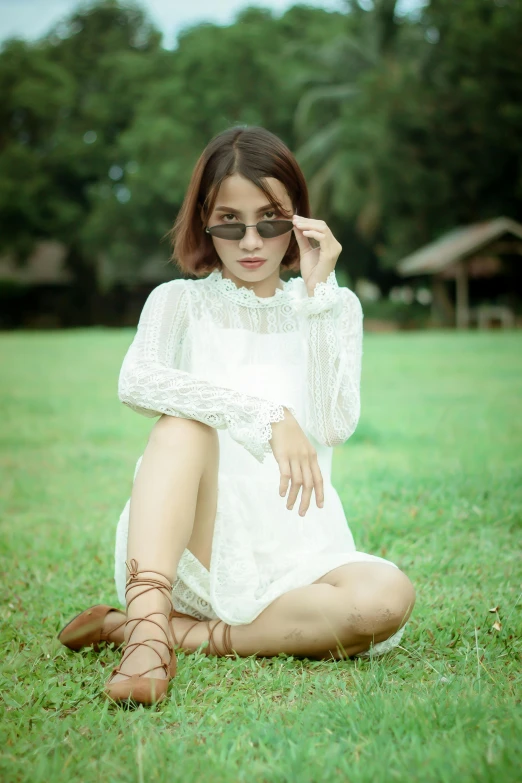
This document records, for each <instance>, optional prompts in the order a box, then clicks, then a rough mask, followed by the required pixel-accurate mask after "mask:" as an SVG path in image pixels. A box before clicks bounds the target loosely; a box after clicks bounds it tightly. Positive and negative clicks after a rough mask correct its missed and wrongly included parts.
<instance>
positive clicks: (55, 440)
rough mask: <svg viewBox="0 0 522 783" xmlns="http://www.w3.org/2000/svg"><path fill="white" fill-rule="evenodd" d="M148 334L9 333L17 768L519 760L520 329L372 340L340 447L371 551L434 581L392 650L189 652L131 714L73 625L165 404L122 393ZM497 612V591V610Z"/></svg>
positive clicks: (432, 767) (343, 474)
mask: <svg viewBox="0 0 522 783" xmlns="http://www.w3.org/2000/svg"><path fill="white" fill-rule="evenodd" d="M131 337H132V332H131V331H129V330H122V331H110V330H104V329H96V330H92V331H89V330H85V331H83V330H82V331H70V332H63V333H58V332H57V333H51V332H48V333H38V334H31V333H11V334H4V335H2V336H1V338H0V362H1V367H2V377H1V397H0V402H1V409H2V428H1V482H2V485H1V501H0V503H1V517H2V532H1V555H2V566H3V580H2V595H1V600H0V606H1V609H0V611H1V619H2V626H1V640H2V651H3V652H2V659H1V682H0V691H1V692H0V702H3V704H2V711H3V713H4V714H3V717H2V720H1V723H0V779H1V780H2V781H5V783H14V782H15V781H24V782H25V781H27V782H29V781H31V783H44V782H45V783H48V781H75V782H76V781H78V782H80V781H81V783H84V782H85V783H91V782H92V783H94V781H103V782H104V783H106V782H107V781H108V782H109V783H112V781H122V783H127V782H128V783H134V782H136V783H153V782H156V781H158V783H163V781H168V783H174V782H176V781H188V782H189V783H192V781H211V782H212V783H220V782H221V781H232V782H235V781H248V783H250V782H251V781H288V782H289V783H290V782H292V783H293V781H296V782H297V781H298V782H299V783H307V782H308V781H309V782H310V783H316V782H318V781H331V780H340V781H350V783H363V781H364V782H365V783H366V781H368V782H369V781H371V782H372V783H373V782H374V781H376V782H378V783H380V781H408V783H409V782H411V781H413V782H415V781H423V782H424V781H426V782H431V781H433V782H435V781H444V782H446V781H447V782H448V783H450V782H451V783H454V781H458V782H459V783H465V782H466V781H491V783H511V781H513V782H514V781H520V779H521V772H520V769H521V766H520V765H521V755H522V754H521V746H522V716H521V710H520V694H521V680H522V677H521V673H520V662H521V655H520V652H521V647H522V645H521V637H522V633H521V632H522V622H521V613H522V608H521V607H522V602H521V583H522V573H521V567H520V521H521V517H522V416H521V413H522V410H521V408H522V405H521V401H522V335H521V334H517V333H506V334H499V333H491V334H477V333H471V334H454V333H444V332H437V333H401V334H387V335H373V334H372V335H368V336H367V337H366V338H365V354H364V363H363V364H364V370H363V391H362V408H363V412H362V416H361V421H360V424H359V428H358V430H357V432H356V434H355V435H354V436H353V438H352V439H351V440H350V441H348V443H346V444H345V445H344V446H343V447H341V448H339V449H337V450H336V452H335V455H334V476H333V480H334V484H335V486H336V487H337V489H338V491H339V493H340V495H341V498H342V501H343V504H344V507H345V509H346V513H347V516H348V519H349V521H350V525H351V527H352V530H353V533H354V536H355V540H356V543H357V547H358V549H361V550H363V551H366V552H371V553H374V554H379V555H383V556H385V557H387V558H389V559H390V560H392V561H393V562H395V563H396V564H397V565H398V566H399V567H400V568H402V570H404V571H405V572H406V573H407V574H408V576H409V577H410V578H411V580H412V581H413V583H414V585H415V587H416V590H417V604H416V606H415V609H414V612H413V615H412V616H411V619H410V621H409V623H408V627H407V631H406V633H405V635H404V637H403V640H402V644H401V646H400V648H397V649H395V650H394V651H393V652H392V653H389V654H388V655H387V656H384V657H383V658H378V659H371V660H365V659H359V660H348V661H339V662H335V661H308V660H299V659H294V658H292V657H288V656H279V657H278V658H272V659H255V658H244V659H239V660H231V659H230V660H229V659H217V658H215V657H210V658H207V657H206V656H204V655H203V654H201V653H196V654H193V655H186V656H184V655H183V654H180V655H179V656H178V657H179V674H178V676H177V678H176V679H175V680H174V682H173V684H172V686H171V689H170V691H169V696H170V698H169V701H168V702H167V703H166V704H165V705H164V706H161V707H160V708H158V709H157V710H153V709H143V708H139V709H137V710H134V711H126V710H123V709H119V708H116V707H114V706H113V705H111V704H110V703H109V702H107V701H106V700H104V699H103V697H102V695H101V690H102V686H103V683H104V681H105V679H106V677H107V676H108V672H109V670H110V668H111V666H113V665H114V664H115V662H116V661H117V659H118V655H117V653H116V652H115V651H114V650H106V651H105V652H103V653H102V654H100V655H95V654H94V653H92V652H86V653H80V654H76V655H75V654H73V653H70V652H69V651H68V650H66V649H65V648H64V647H62V646H61V645H60V644H59V642H58V641H57V640H56V634H57V632H58V630H59V629H60V628H61V626H62V625H63V623H64V621H65V620H67V619H69V618H70V617H71V616H72V615H73V614H76V613H77V612H78V611H79V610H81V609H83V608H85V607H86V606H88V605H90V604H92V603H97V602H108V603H112V602H114V601H115V591H114V584H113V577H112V573H113V547H114V533H115V527H116V522H117V519H118V516H119V514H120V511H121V509H122V507H123V505H124V503H125V501H126V499H127V497H128V495H129V492H130V487H131V480H132V474H133V470H134V466H135V462H136V459H137V457H138V456H139V455H140V454H141V453H142V450H143V447H144V445H145V441H146V438H147V433H148V431H149V429H150V427H151V426H152V421H151V420H150V419H149V420H147V419H145V418H143V417H141V416H138V415H136V414H135V413H133V412H132V411H130V410H128V409H127V408H125V407H124V406H123V405H121V403H119V401H118V399H117V395H116V383H117V375H118V372H119V367H120V364H121V360H122V358H123V354H124V352H125V350H126V348H127V346H128V345H129V343H130V340H131ZM494 608H496V611H491V610H492V609H494Z"/></svg>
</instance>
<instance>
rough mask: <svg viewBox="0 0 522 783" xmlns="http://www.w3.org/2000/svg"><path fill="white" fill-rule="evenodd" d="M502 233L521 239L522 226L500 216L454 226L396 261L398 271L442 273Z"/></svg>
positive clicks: (407, 272) (502, 234) (420, 273)
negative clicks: (462, 225) (481, 221)
mask: <svg viewBox="0 0 522 783" xmlns="http://www.w3.org/2000/svg"><path fill="white" fill-rule="evenodd" d="M505 234H514V235H515V236H516V237H518V238H520V239H522V225H521V224H520V223H517V222H516V221H515V220H511V219H510V218H506V217H499V218H495V219H494V220H487V221H485V222H483V223H474V224H473V225H471V226H464V227H461V228H455V229H453V231H450V232H449V233H447V234H444V235H443V236H442V237H440V238H439V239H437V240H436V241H435V242H431V244H429V245H426V246H425V247H422V248H421V249H420V250H417V252H415V253H412V254H411V255H409V256H406V258H403V259H402V261H399V263H398V264H397V272H398V273H399V274H400V275H402V276H403V277H407V276H408V275H424V274H435V273H436V272H441V271H442V270H443V269H446V267H448V266H451V265H452V264H454V263H456V262H457V261H460V260H461V259H462V258H466V257H467V256H469V255H472V254H474V253H477V252H478V251H480V250H482V249H483V248H484V247H486V246H487V245H489V244H491V242H494V241H495V240H497V239H500V237H502V236H504V235H505Z"/></svg>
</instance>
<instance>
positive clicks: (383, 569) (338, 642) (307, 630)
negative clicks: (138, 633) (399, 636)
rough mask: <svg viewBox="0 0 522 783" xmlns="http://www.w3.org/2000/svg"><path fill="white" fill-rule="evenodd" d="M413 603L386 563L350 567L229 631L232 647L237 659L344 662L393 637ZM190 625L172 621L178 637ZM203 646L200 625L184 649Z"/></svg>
mask: <svg viewBox="0 0 522 783" xmlns="http://www.w3.org/2000/svg"><path fill="white" fill-rule="evenodd" d="M414 603H415V590H414V588H413V585H412V584H411V582H410V580H409V579H408V577H407V576H406V575H405V574H404V573H403V572H402V571H400V570H399V569H398V568H395V567H394V566H392V565H389V564H386V563H375V562H374V563H349V564H347V565H344V566H341V567H340V568H336V569H334V570H333V571H330V572H329V573H328V574H326V575H325V576H323V577H321V579H318V580H317V581H316V582H314V583H313V584H311V585H307V586H306V587H299V588H296V589H295V590H290V591H289V592H288V593H285V594H284V595H282V596H280V597H279V598H277V599H276V600H275V601H274V602H273V603H271V604H270V606H268V607H267V608H266V609H265V610H264V611H263V612H261V614H260V615H259V617H257V618H256V619H255V620H254V621H253V622H252V623H249V624H248V625H235V626H232V629H231V644H232V648H233V649H234V650H235V651H236V652H237V654H238V655H240V656H247V655H254V654H257V655H259V656H272V655H277V654H278V653H280V652H285V653H288V654H289V655H298V656H306V657H309V658H319V659H321V658H331V657H332V656H333V657H334V658H343V657H345V656H351V655H355V654H356V653H359V652H364V651H365V650H367V649H368V648H369V647H370V645H371V643H372V642H374V643H376V642H380V641H384V640H385V639H388V638H389V637H390V636H392V634H394V633H395V632H396V631H398V630H399V628H402V626H403V625H404V624H405V622H406V621H407V619H408V617H409V616H410V614H411V612H412V609H413V605H414ZM193 622H194V621H190V620H186V619H185V618H175V619H174V621H173V627H174V629H175V634H176V637H177V638H180V634H183V633H184V631H185V630H187V629H188V628H189V627H190V625H191V624H193ZM213 622H217V621H213ZM223 627H224V626H221V628H217V629H216V634H215V636H214V638H215V639H216V641H217V645H218V648H219V649H223V646H222V643H221V644H220V641H221V642H222V630H223ZM220 632H221V633H220ZM207 640H208V628H207V625H206V623H198V624H197V625H196V626H195V627H194V628H193V630H191V631H190V632H189V633H188V634H187V637H186V639H185V641H184V644H183V648H184V649H188V650H196V649H197V648H198V647H199V646H200V645H201V644H202V643H203V642H204V641H207Z"/></svg>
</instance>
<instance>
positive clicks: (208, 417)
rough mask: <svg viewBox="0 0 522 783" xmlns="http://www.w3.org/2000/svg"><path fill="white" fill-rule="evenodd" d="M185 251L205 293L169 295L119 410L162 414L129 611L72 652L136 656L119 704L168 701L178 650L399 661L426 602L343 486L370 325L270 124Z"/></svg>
mask: <svg viewBox="0 0 522 783" xmlns="http://www.w3.org/2000/svg"><path fill="white" fill-rule="evenodd" d="M172 237H173V240H174V253H173V257H174V259H175V260H176V263H177V265H178V267H179V268H180V269H181V271H182V272H183V273H185V274H187V273H188V274H191V275H192V276H193V277H195V278H196V279H177V280H172V281H170V282H168V283H163V284H162V285H160V286H158V287H157V288H155V289H154V290H153V291H152V293H151V294H150V296H149V298H148V300H147V302H146V303H145V306H144V309H143V312H142V314H141V317H140V321H139V325H138V331H137V334H136V336H135V338H134V341H133V343H132V345H131V346H130V348H129V350H128V352H127V355H126V356H125V359H124V362H123V366H122V369H121V374H120V380H119V396H120V399H121V400H122V402H124V403H125V404H126V405H128V406H129V407H130V408H132V409H133V410H135V411H137V412H138V413H141V414H143V415H144V416H149V417H155V416H159V417H160V418H159V419H158V421H157V422H156V423H155V425H154V426H153V428H152V431H151V434H150V438H149V440H148V443H147V446H146V449H145V451H144V454H143V456H142V457H141V458H140V459H139V460H138V464H137V467H136V472H135V477H134V484H133V488H132V494H131V498H130V500H129V502H128V503H127V505H126V506H125V509H124V511H123V513H122V515H121V517H120V521H119V524H118V530H117V541H116V585H117V590H118V595H119V597H120V600H121V603H122V604H125V605H126V612H125V613H124V612H122V611H120V610H118V609H115V608H113V607H110V606H105V605H98V606H95V607H92V608H91V609H89V610H86V611H85V612H83V613H82V614H81V615H79V616H78V617H77V618H75V619H74V620H73V621H72V622H71V623H69V624H68V625H67V626H66V627H65V628H64V629H63V630H62V632H61V633H60V636H59V638H60V639H61V641H62V642H63V643H64V644H67V646H69V647H70V648H71V649H80V648H81V647H85V646H88V645H90V646H93V647H98V645H99V644H100V642H103V641H105V642H114V643H116V644H121V643H122V642H125V648H124V651H123V656H122V660H121V663H120V666H119V667H118V668H117V669H115V670H114V672H113V673H112V675H111V677H110V678H109V681H108V682H107V684H106V687H105V692H106V694H107V695H108V696H109V697H110V698H112V699H114V700H115V701H117V702H124V701H126V700H128V699H129V698H132V700H133V701H135V702H140V703H144V704H151V703H154V702H156V701H158V700H160V699H161V698H164V696H165V695H166V692H167V687H168V683H169V680H170V679H171V678H172V677H174V676H175V672H176V655H175V649H176V648H177V649H180V648H182V649H185V650H196V649H198V648H199V647H200V646H201V645H202V644H204V643H206V644H207V653H210V654H216V655H229V654H237V655H240V656H248V655H252V654H257V655H260V656H271V655H277V654H278V653H280V652H285V653H288V654H292V655H297V656H306V657H311V658H328V657H334V658H339V657H344V656H354V655H358V654H365V653H366V655H368V650H369V648H370V647H371V646H372V644H373V652H374V653H375V654H379V653H382V652H385V651H386V650H387V649H390V648H391V647H393V646H394V645H396V644H398V642H399V640H400V638H401V636H402V633H403V630H404V629H403V626H404V623H405V622H406V620H407V619H408V617H409V615H410V614H411V611H412V609H413V605H414V602H415V591H414V589H413V586H412V584H411V582H410V580H409V579H408V577H407V576H406V575H405V574H404V573H403V572H402V571H400V570H399V569H398V568H397V566H395V564H394V563H391V562H390V561H388V560H385V559H383V558H381V557H377V556H375V555H370V554H365V553H363V552H358V551H357V550H356V548H355V544H354V541H353V537H352V534H351V532H350V529H349V527H348V524H347V521H346V518H345V515H344V511H343V508H342V505H341V502H340V499H339V496H338V494H337V492H336V491H335V489H334V488H333V486H332V484H331V481H330V474H331V462H332V447H333V446H335V445H337V444H341V443H343V442H345V441H346V440H347V439H348V438H349V437H350V435H351V434H352V433H353V432H354V430H355V427H356V425H357V421H358V418H359V410H360V404H359V383H360V372H361V353H362V312H361V306H360V303H359V300H358V299H357V297H356V296H355V294H354V293H353V292H352V291H350V290H349V289H348V288H342V287H340V286H339V285H338V283H337V280H336V276H335V266H336V263H337V260H338V258H339V254H340V252H341V249H342V248H341V245H340V244H339V242H337V240H336V239H335V237H334V236H333V235H332V232H331V231H330V229H329V228H328V226H327V225H326V223H324V221H322V220H316V219H312V218H311V217H310V209H309V202H308V193H307V187H306V182H305V180H304V177H303V174H302V172H301V170H300V168H299V166H298V164H297V162H296V160H295V158H294V156H293V155H292V153H291V152H290V150H289V149H288V148H287V147H286V146H285V144H283V142H282V141H281V140H280V139H279V138H277V137H276V136H274V135H273V134H272V133H270V132H269V131H267V130H265V129H263V128H259V127H245V126H238V127H233V128H230V129H228V130H226V131H225V132H223V133H221V134H219V135H218V136H216V137H215V138H214V139H212V141H211V142H210V143H209V144H208V146H207V147H206V149H205V150H204V151H203V153H202V155H201V157H200V158H199V160H198V162H197V164H196V167H195V169H194V172H193V175H192V179H191V181H190V184H189V187H188V191H187V194H186V197H185V200H184V203H183V206H182V208H181V211H180V213H179V216H178V218H177V221H176V224H175V226H174V228H173V230H172ZM283 270H299V271H300V273H301V276H300V277H295V278H293V279H290V280H288V282H283V281H282V280H281V279H280V273H281V271H283ZM125 569H127V570H128V574H127V573H126V570H125ZM126 577H127V579H126ZM174 607H175V608H174Z"/></svg>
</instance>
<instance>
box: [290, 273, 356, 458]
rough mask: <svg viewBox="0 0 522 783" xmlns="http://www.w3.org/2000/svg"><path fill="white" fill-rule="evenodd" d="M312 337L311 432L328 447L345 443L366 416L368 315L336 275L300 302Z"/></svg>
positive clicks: (308, 417)
mask: <svg viewBox="0 0 522 783" xmlns="http://www.w3.org/2000/svg"><path fill="white" fill-rule="evenodd" d="M298 306H299V309H300V311H301V312H302V313H303V314H304V316H305V323H306V331H307V337H308V369H307V373H308V382H307V416H306V421H307V428H308V430H309V432H310V433H311V434H312V435H313V436H314V438H315V439H316V440H317V441H318V442H319V443H322V444H324V445H325V446H336V445H339V444H341V443H344V442H345V441H346V440H348V438H349V437H350V435H352V434H353V432H354V431H355V428H356V426H357V422H358V421H359V415H360V381H361V359H362V335H363V330H362V322H363V313H362V308H361V303H360V302H359V299H358V298H357V296H356V295H355V294H354V293H353V291H351V290H350V289H348V288H341V287H340V286H339V285H338V283H337V279H336V277H335V271H333V272H331V273H330V275H329V276H328V279H327V281H326V282H325V283H317V285H316V286H315V289H314V292H313V296H308V297H305V298H304V299H302V300H300V301H299V303H298Z"/></svg>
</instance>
